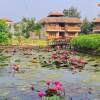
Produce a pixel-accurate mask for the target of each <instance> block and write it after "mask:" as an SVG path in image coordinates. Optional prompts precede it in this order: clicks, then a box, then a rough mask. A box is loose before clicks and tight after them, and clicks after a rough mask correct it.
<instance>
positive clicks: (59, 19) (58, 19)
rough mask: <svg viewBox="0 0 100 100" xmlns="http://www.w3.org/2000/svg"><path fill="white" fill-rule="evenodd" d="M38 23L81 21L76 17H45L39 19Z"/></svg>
mask: <svg viewBox="0 0 100 100" xmlns="http://www.w3.org/2000/svg"><path fill="white" fill-rule="evenodd" d="M40 23H41V24H45V23H81V20H80V19H79V18H76V17H46V18H43V19H41V20H40Z"/></svg>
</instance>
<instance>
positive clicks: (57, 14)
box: [48, 11, 64, 17]
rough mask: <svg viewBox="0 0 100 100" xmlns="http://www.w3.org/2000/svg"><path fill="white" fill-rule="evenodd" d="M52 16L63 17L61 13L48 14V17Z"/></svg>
mask: <svg viewBox="0 0 100 100" xmlns="http://www.w3.org/2000/svg"><path fill="white" fill-rule="evenodd" d="M54 16H64V14H63V13H62V12H58V11H57V12H50V13H49V15H48V17H54Z"/></svg>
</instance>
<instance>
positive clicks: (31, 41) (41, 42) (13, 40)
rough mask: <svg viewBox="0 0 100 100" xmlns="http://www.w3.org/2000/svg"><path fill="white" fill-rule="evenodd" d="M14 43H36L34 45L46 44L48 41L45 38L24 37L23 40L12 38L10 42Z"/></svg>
mask: <svg viewBox="0 0 100 100" xmlns="http://www.w3.org/2000/svg"><path fill="white" fill-rule="evenodd" d="M10 44H12V45H34V46H46V45H47V41H46V40H43V39H41V40H40V39H35V40H33V39H31V38H29V39H25V38H22V39H21V42H19V41H18V40H17V39H16V38H15V39H12V43H10Z"/></svg>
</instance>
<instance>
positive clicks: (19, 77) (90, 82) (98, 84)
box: [0, 50, 100, 100]
mask: <svg viewBox="0 0 100 100" xmlns="http://www.w3.org/2000/svg"><path fill="white" fill-rule="evenodd" d="M49 54H50V53H48V52H42V51H35V50H33V51H32V52H30V54H25V53H23V52H22V51H19V52H17V53H16V54H14V55H12V53H3V52H2V53H1V54H0V100H40V98H39V97H38V96H37V94H36V93H34V92H33V91H31V89H30V87H31V86H32V84H34V85H36V88H37V89H40V87H39V86H38V85H37V84H38V83H41V84H43V83H44V81H45V80H52V81H53V80H59V81H61V82H63V83H64V87H65V91H66V96H65V100H100V78H99V77H100V57H95V56H89V55H84V54H81V56H83V57H84V58H85V59H86V60H87V61H88V64H86V66H85V68H84V70H82V71H81V72H77V73H75V74H73V73H72V71H70V70H68V69H67V68H60V69H57V68H55V67H52V66H51V67H50V66H49V67H41V64H40V63H33V62H32V60H33V58H34V59H37V61H38V60H39V59H40V57H41V56H45V57H47V58H48V56H49ZM42 59H43V58H42ZM12 63H16V64H17V66H19V68H20V72H17V73H15V74H13V73H11V72H10V71H11V70H10V64H12Z"/></svg>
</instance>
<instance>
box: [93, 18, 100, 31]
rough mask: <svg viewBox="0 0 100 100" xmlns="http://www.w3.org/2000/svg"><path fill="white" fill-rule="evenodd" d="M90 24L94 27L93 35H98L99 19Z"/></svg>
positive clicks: (99, 29) (99, 28)
mask: <svg viewBox="0 0 100 100" xmlns="http://www.w3.org/2000/svg"><path fill="white" fill-rule="evenodd" d="M92 23H93V25H94V27H93V32H94V33H100V17H98V18H94V19H93V21H92Z"/></svg>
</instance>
